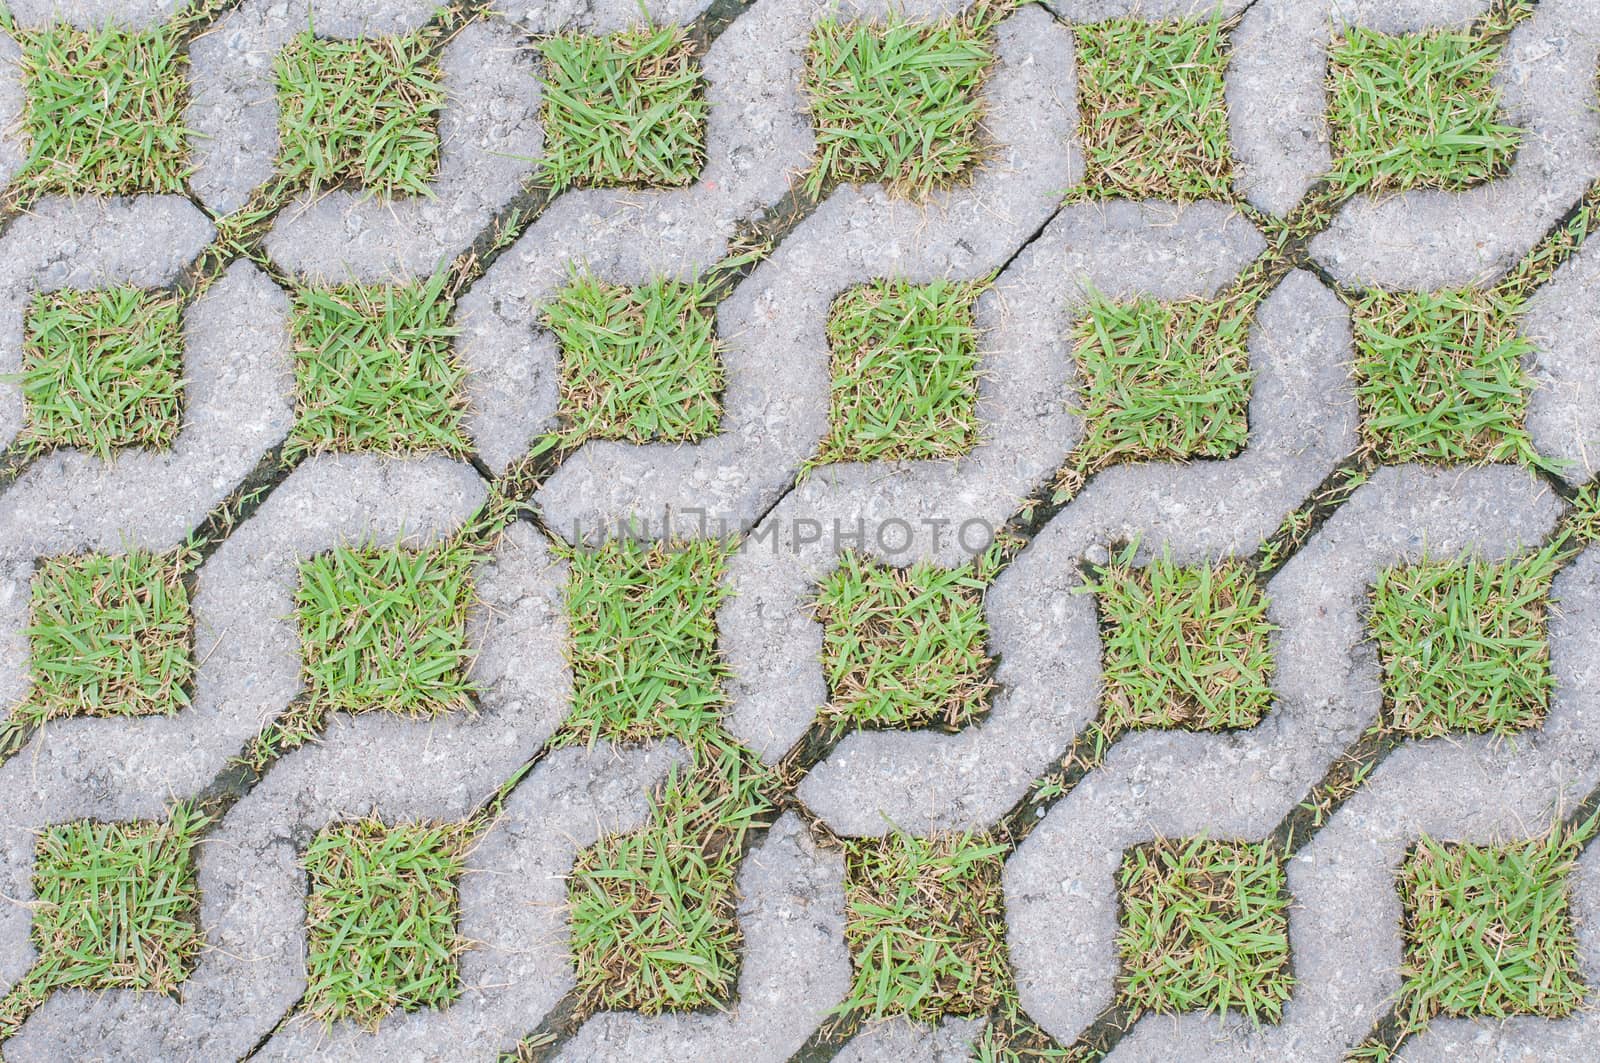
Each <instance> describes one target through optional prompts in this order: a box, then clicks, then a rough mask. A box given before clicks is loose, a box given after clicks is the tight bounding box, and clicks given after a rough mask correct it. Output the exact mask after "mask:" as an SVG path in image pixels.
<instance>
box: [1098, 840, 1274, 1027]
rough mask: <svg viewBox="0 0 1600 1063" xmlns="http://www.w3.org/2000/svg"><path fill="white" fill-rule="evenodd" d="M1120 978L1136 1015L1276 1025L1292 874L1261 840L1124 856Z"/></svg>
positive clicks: (1197, 843) (1153, 846)
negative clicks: (1203, 1016)
mask: <svg viewBox="0 0 1600 1063" xmlns="http://www.w3.org/2000/svg"><path fill="white" fill-rule="evenodd" d="M1118 885H1119V890H1120V898H1121V915H1120V919H1121V927H1120V929H1119V930H1118V931H1117V952H1118V953H1119V955H1120V956H1121V958H1122V973H1121V974H1119V975H1118V976H1117V995H1118V998H1119V1000H1120V1001H1121V1002H1122V1003H1123V1004H1124V1005H1125V1006H1127V1007H1131V1008H1134V1009H1136V1010H1137V1011H1139V1012H1157V1013H1163V1014H1165V1013H1173V1012H1185V1011H1213V1012H1216V1013H1217V1014H1219V1015H1220V1014H1222V1013H1223V1012H1226V1011H1228V1010H1230V1009H1232V1010H1234V1011H1236V1012H1240V1013H1242V1014H1244V1015H1245V1016H1247V1017H1248V1018H1249V1019H1250V1020H1251V1021H1252V1022H1258V1023H1259V1022H1263V1021H1265V1022H1277V1021H1278V1019H1279V1018H1280V1017H1281V1016H1282V1014H1283V1005H1284V1002H1285V1001H1286V1000H1288V999H1289V992H1290V989H1291V988H1292V986H1293V984H1294V978H1293V976H1292V975H1291V974H1290V971H1289V897H1288V876H1287V874H1286V872H1285V870H1284V861H1283V857H1282V856H1281V855H1280V854H1279V853H1278V852H1277V851H1276V850H1274V849H1273V848H1271V847H1270V846H1268V845H1267V844H1265V843H1261V842H1253V843H1252V842H1224V841H1208V840H1206V839H1204V838H1191V839H1186V840H1174V841H1166V840H1161V841H1156V842H1151V843H1149V844H1147V845H1141V846H1137V847H1135V848H1133V849H1130V850H1128V851H1127V852H1126V853H1124V854H1123V857H1122V871H1121V873H1120V875H1119V876H1118Z"/></svg>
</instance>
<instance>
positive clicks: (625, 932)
mask: <svg viewBox="0 0 1600 1063" xmlns="http://www.w3.org/2000/svg"><path fill="white" fill-rule="evenodd" d="M692 756H693V763H692V764H691V765H690V766H688V767H687V768H684V769H682V770H680V769H677V768H674V769H673V772H672V774H671V775H670V776H669V777H668V779H667V783H666V786H665V788H664V790H663V792H662V793H661V795H660V796H659V797H658V798H656V800H655V801H654V803H653V805H652V809H651V814H650V821H649V823H648V824H647V825H646V826H645V827H644V828H643V829H642V830H639V831H635V832H634V833H631V834H617V835H610V836H608V837H605V838H602V839H601V840H600V841H599V842H598V843H596V844H595V845H593V846H591V847H589V848H588V849H585V850H584V851H583V852H582V853H580V854H579V856H578V861H577V865H576V866H575V867H574V868H573V871H572V876H571V877H570V878H569V879H568V881H567V893H568V901H569V903H570V905H571V915H570V921H571V932H572V937H571V943H570V948H571V953H572V957H573V962H574V964H575V966H576V969H577V982H578V994H579V997H580V999H581V1001H582V1005H581V1009H580V1010H582V1011H583V1012H584V1013H585V1014H587V1013H589V1012H592V1011H598V1010H615V1009H626V1010H632V1011H639V1012H643V1013H644V1014H646V1015H657V1014H660V1013H662V1012H665V1011H687V1010H690V1009H694V1008H702V1007H724V1006H726V1005H727V1003H728V1001H729V1000H730V999H731V998H732V995H733V989H734V983H735V981H736V980H737V977H738V969H739V944H740V940H741V938H740V933H739V924H738V921H737V919H736V918H735V911H734V906H735V903H736V900H737V897H736V893H735V878H736V874H737V871H738V867H739V862H740V859H741V857H742V855H743V850H744V843H745V838H746V835H747V834H748V832H749V831H750V830H751V829H752V828H754V827H757V826H759V825H761V824H763V823H765V822H766V821H767V819H768V817H769V816H770V814H771V812H772V810H773V806H772V803H771V799H770V797H769V793H770V790H771V787H772V777H771V774H770V772H769V770H768V769H767V768H765V767H763V766H762V765H761V763H760V761H759V760H758V759H757V758H756V757H755V756H754V755H753V754H751V753H749V752H747V751H745V750H743V749H741V748H739V747H738V746H736V745H734V744H732V743H731V742H727V741H725V740H722V739H720V738H718V737H716V736H707V738H706V740H704V741H701V742H699V743H698V744H696V745H695V746H694V747H693V753H692Z"/></svg>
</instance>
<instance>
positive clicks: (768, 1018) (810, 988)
mask: <svg viewBox="0 0 1600 1063" xmlns="http://www.w3.org/2000/svg"><path fill="white" fill-rule="evenodd" d="M844 909H845V898H844V857H843V854H841V853H840V852H839V851H838V850H837V849H824V848H822V847H820V846H819V845H818V844H817V843H816V842H815V841H814V840H813V838H812V837H811V835H810V833H809V832H808V831H807V830H806V827H805V824H804V823H803V822H802V820H801V819H800V817H799V816H797V815H796V814H795V813H793V812H787V813H784V814H783V815H782V816H780V817H779V818H778V820H777V822H775V823H774V824H773V826H772V829H771V830H770V831H768V832H767V834H766V836H765V837H764V838H763V839H762V840H761V841H760V842H758V843H757V844H756V845H755V846H753V847H752V848H751V850H750V852H749V854H748V855H747V856H746V857H745V860H744V864H743V866H742V867H741V868H740V869H739V906H738V919H739V929H740V931H741V933H742V934H743V936H744V941H743V944H742V945H741V946H740V960H739V985H738V989H737V995H736V996H735V998H734V999H733V1000H732V1001H731V1002H730V1005H729V1009H728V1010H727V1011H726V1012H709V1011H704V1012H696V1013H693V1014H687V1015H673V1014H666V1015H661V1016H657V1017H654V1018H648V1017H646V1016H644V1015H641V1014H639V1013H637V1012H607V1013H603V1014H600V1015H597V1016H595V1017H594V1018H592V1019H590V1020H589V1021H588V1022H586V1023H584V1025H583V1027H582V1028H581V1029H579V1031H578V1033H577V1035H576V1036H574V1037H573V1039H572V1040H571V1041H569V1042H567V1043H566V1044H565V1045H563V1046H562V1049H561V1052H560V1053H559V1054H558V1055H557V1056H556V1058H557V1059H558V1060H563V1061H569V1063H580V1061H583V1060H591V1059H661V1060H669V1059H694V1060H707V1061H711V1060H716V1061H722V1063H767V1061H770V1063H781V1061H783V1060H787V1059H788V1058H789V1057H790V1056H791V1055H793V1054H794V1053H795V1052H796V1051H797V1050H798V1049H799V1048H800V1047H801V1046H802V1045H803V1044H805V1042H806V1039H807V1038H808V1037H809V1036H810V1035H811V1032H812V1031H813V1030H815V1029H816V1028H817V1027H818V1026H820V1025H822V1024H823V1022H825V1021H827V1020H828V1019H829V1017H830V1015H831V1011H832V1008H833V1007H834V1005H836V1004H837V1003H839V1001H841V1000H843V999H844V997H845V994H846V993H847V992H848V991H849V989H850V956H849V953H848V951H847V950H846V948H845V943H844V922H845V914H844ZM563 960H564V958H563ZM879 1058H882V1057H879ZM897 1058H898V1057H897Z"/></svg>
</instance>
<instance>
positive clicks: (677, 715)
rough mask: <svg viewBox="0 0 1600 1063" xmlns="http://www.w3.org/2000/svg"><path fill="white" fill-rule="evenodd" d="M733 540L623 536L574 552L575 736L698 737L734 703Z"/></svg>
mask: <svg viewBox="0 0 1600 1063" xmlns="http://www.w3.org/2000/svg"><path fill="white" fill-rule="evenodd" d="M728 550H729V547H728V545H727V544H725V543H722V542H717V541H714V540H709V539H700V540H695V541H693V542H689V543H683V544H679V545H672V546H667V545H661V544H656V545H653V546H647V545H645V544H642V543H639V542H636V541H634V540H633V539H627V538H622V539H611V540H608V541H607V542H606V543H605V544H604V545H603V546H601V547H599V548H597V549H577V550H572V551H571V552H570V554H569V556H568V562H569V564H570V565H571V574H570V576H569V577H568V582H567V617H568V623H569V624H570V625H571V635H570V640H571V641H570V643H569V645H568V658H569V660H570V661H571V664H572V712H571V714H570V716H569V717H568V719H567V724H566V726H567V728H568V729H569V733H570V734H571V735H572V736H573V737H575V738H579V739H582V740H584V741H588V742H593V741H595V740H596V739H600V738H608V739H612V740H615V741H622V742H629V741H637V740H641V739H647V738H658V737H662V736H673V737H678V738H685V739H693V738H696V737H697V736H699V735H700V734H701V733H702V732H703V731H704V730H705V729H706V728H707V727H708V726H710V725H711V724H714V723H715V722H716V720H717V719H718V717H719V715H720V713H721V711H722V709H723V707H724V705H725V704H726V703H727V694H726V693H725V692H724V690H723V681H724V680H725V679H726V678H727V675H728V670H727V666H726V665H725V664H724V663H723V661H722V657H721V655H720V654H719V653H718V652H717V607H718V606H719V605H721V603H722V601H723V599H724V598H725V597H726V596H727V589H726V588H725V587H724V586H723V574H724V572H725V570H726V568H727V559H728Z"/></svg>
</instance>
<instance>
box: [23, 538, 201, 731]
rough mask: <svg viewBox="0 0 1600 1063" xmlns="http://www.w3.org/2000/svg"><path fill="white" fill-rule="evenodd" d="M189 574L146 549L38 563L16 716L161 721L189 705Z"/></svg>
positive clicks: (177, 561) (178, 561)
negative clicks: (22, 695)
mask: <svg viewBox="0 0 1600 1063" xmlns="http://www.w3.org/2000/svg"><path fill="white" fill-rule="evenodd" d="M186 571H187V569H186V566H185V564H184V562H183V559H182V558H181V557H180V556H178V555H175V554H153V553H149V552H147V551H143V550H134V551H131V552H129V553H126V554H116V555H108V554H88V555H83V556H61V557H46V558H42V559H40V561H39V562H38V565H37V567H36V568H35V570H34V575H33V582H32V586H31V591H30V600H29V610H28V627H27V629H26V632H25V634H26V635H27V638H28V653H29V661H28V672H29V674H30V676H31V677H32V680H33V686H32V689H31V690H30V691H29V693H28V698H27V701H26V702H25V703H24V704H23V705H22V706H21V708H20V709H19V710H18V711H19V713H20V714H21V715H23V716H27V717H32V718H34V719H37V720H50V719H59V718H62V717H67V716H158V715H171V714H172V713H175V712H177V711H178V710H179V709H181V708H183V707H184V706H185V705H187V704H189V693H188V686H189V684H190V682H191V681H192V680H193V679H194V671H195V664H194V658H193V656H192V652H191V651H192V647H193V643H194V618H193V617H192V616H191V615H190V611H189V592H188V589H187V588H186V587H185V586H184V583H183V577H184V575H185V573H186Z"/></svg>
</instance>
